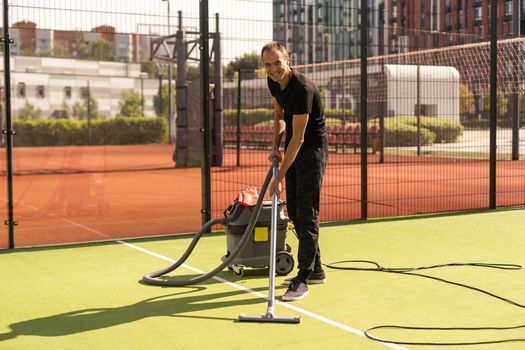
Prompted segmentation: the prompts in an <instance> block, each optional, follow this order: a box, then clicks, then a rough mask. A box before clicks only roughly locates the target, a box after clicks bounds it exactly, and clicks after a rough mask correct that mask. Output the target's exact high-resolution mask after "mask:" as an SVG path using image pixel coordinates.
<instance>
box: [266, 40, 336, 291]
mask: <svg viewBox="0 0 525 350" xmlns="http://www.w3.org/2000/svg"><path fill="white" fill-rule="evenodd" d="M261 58H262V61H263V64H264V68H265V70H266V74H267V75H268V78H267V80H268V88H269V90H270V93H271V94H272V96H273V106H274V111H275V117H274V140H273V145H272V151H271V153H270V156H269V157H268V159H269V160H270V161H271V160H272V159H273V157H275V156H277V157H278V158H279V161H280V162H282V164H281V166H280V168H279V173H278V175H277V178H275V179H273V181H272V183H271V184H270V186H269V187H268V191H269V192H268V193H273V192H276V193H277V194H280V193H281V182H282V180H283V179H285V180H286V206H287V210H288V216H289V217H290V219H291V220H292V222H293V224H294V227H295V230H296V232H297V236H298V238H299V251H298V262H299V264H298V267H299V272H298V274H297V276H296V277H294V278H291V279H287V280H286V282H287V283H289V287H288V290H287V291H286V293H285V294H284V295H283V297H282V299H283V300H286V301H292V300H299V299H302V298H304V297H305V296H307V295H308V284H316V283H324V282H325V278H326V277H325V273H324V271H323V267H322V264H321V255H320V251H319V202H320V196H321V185H322V181H323V175H324V172H325V169H326V160H327V157H328V141H327V139H328V138H327V134H326V126H325V117H324V114H323V106H322V103H321V96H320V94H319V91H318V90H317V87H316V86H315V84H314V83H313V82H312V81H311V80H310V79H308V78H307V77H305V76H304V75H303V74H301V73H299V72H297V71H295V70H293V69H292V68H291V67H290V60H289V57H288V53H287V51H286V48H285V46H284V44H282V43H280V42H271V43H268V44H266V45H265V46H264V47H263V48H262V50H261ZM285 131H286V139H285V145H284V149H285V152H284V158H281V152H280V150H279V146H280V144H281V138H282V135H283V133H284V132H285Z"/></svg>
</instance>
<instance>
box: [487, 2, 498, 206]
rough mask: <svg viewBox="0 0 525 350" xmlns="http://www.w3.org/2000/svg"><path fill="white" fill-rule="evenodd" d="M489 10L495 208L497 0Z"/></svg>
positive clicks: (493, 199)
mask: <svg viewBox="0 0 525 350" xmlns="http://www.w3.org/2000/svg"><path fill="white" fill-rule="evenodd" d="M490 7H491V11H490V146H489V147H490V185H489V187H490V190H489V207H490V209H496V142H497V138H496V129H497V121H498V110H497V108H498V100H497V90H498V76H497V73H498V71H497V69H498V67H497V66H498V31H497V23H498V17H497V16H498V0H492V1H491V6H490Z"/></svg>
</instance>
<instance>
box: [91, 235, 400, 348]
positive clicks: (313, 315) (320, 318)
mask: <svg viewBox="0 0 525 350" xmlns="http://www.w3.org/2000/svg"><path fill="white" fill-rule="evenodd" d="M90 231H91V229H90ZM117 242H118V243H121V244H124V245H125V246H128V247H130V248H133V249H136V250H138V251H141V252H143V253H146V254H149V255H152V256H154V257H156V258H159V259H162V260H165V261H167V262H170V263H172V264H173V263H175V260H173V259H171V258H168V257H166V256H164V255H160V254H157V253H154V252H152V251H150V250H147V249H144V248H141V247H139V246H136V245H134V244H131V243H128V242H125V241H120V240H119V241H117ZM181 266H182V267H184V268H185V269H188V270H190V271H193V272H195V273H198V274H204V273H205V272H204V271H201V270H199V269H197V268H195V267H193V266H190V265H187V264H182V265H181ZM212 278H213V279H214V280H216V281H219V282H222V283H224V284H227V285H229V286H230V287H233V288H236V289H239V290H242V291H244V292H246V293H249V294H253V295H256V296H258V297H259V298H263V299H266V300H268V296H267V295H265V294H263V293H260V292H256V291H254V290H252V289H250V288H246V287H244V286H241V285H239V284H237V283H233V282H230V281H228V280H225V279H224V278H221V277H217V276H214V277H212ZM275 303H276V304H278V305H280V306H283V307H286V308H288V309H290V310H293V311H296V312H299V313H301V314H303V315H305V316H309V317H311V318H314V319H316V320H318V321H321V322H324V323H326V324H329V325H331V326H334V327H337V328H340V329H342V330H344V331H347V332H350V333H353V334H356V335H359V336H361V337H364V338H366V336H365V333H364V332H363V331H360V330H358V329H355V328H352V327H349V326H347V325H344V324H342V323H339V322H337V321H334V320H331V319H329V318H327V317H324V316H321V315H318V314H316V313H314V312H311V311H308V310H305V309H303V308H300V307H297V306H294V305H292V304H290V303H284V302H281V301H279V300H275ZM367 339H368V338H367ZM379 344H382V345H384V346H386V347H389V348H391V349H396V350H408V349H407V348H404V347H402V346H399V345H396V344H388V343H379Z"/></svg>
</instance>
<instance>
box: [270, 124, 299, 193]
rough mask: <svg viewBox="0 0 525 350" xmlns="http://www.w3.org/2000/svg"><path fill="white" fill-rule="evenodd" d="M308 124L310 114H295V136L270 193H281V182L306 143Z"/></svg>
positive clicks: (287, 149) (271, 185)
mask: <svg viewBox="0 0 525 350" xmlns="http://www.w3.org/2000/svg"><path fill="white" fill-rule="evenodd" d="M307 124H308V114H294V116H293V122H292V125H293V135H292V139H291V140H290V143H289V144H288V147H287V148H286V152H285V153H284V159H283V163H282V165H281V167H280V168H279V173H278V174H277V178H276V179H273V181H272V183H271V184H270V186H269V188H268V193H273V192H276V193H277V194H280V193H281V182H282V181H283V179H284V176H285V175H286V172H287V171H288V169H289V168H290V166H291V165H292V163H293V161H294V160H295V157H296V156H297V153H299V149H300V148H301V146H302V145H303V142H304V132H305V130H306V125H307Z"/></svg>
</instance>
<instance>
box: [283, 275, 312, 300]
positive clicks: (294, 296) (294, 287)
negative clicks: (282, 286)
mask: <svg viewBox="0 0 525 350" xmlns="http://www.w3.org/2000/svg"><path fill="white" fill-rule="evenodd" d="M307 295H308V286H307V285H306V284H305V283H303V282H301V281H299V279H297V278H294V279H293V280H292V281H291V282H290V285H289V286H288V289H287V290H286V293H284V295H283V296H282V300H284V301H294V300H301V299H302V298H304V297H305V296H307Z"/></svg>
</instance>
